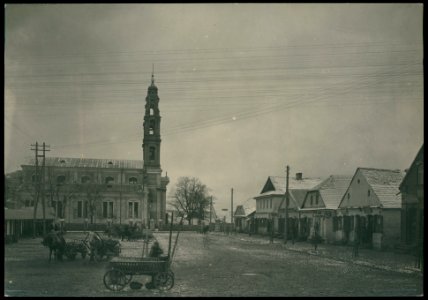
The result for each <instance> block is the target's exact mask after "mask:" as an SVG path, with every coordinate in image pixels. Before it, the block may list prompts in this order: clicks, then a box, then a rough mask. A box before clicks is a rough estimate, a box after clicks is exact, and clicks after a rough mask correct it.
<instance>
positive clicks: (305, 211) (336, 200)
mask: <svg viewBox="0 0 428 300" xmlns="http://www.w3.org/2000/svg"><path fill="white" fill-rule="evenodd" d="M351 179H352V176H348V175H331V176H330V177H328V178H327V179H325V180H324V181H323V182H321V183H320V184H319V185H317V186H316V187H314V188H313V189H311V190H309V191H308V192H307V193H306V197H305V200H304V202H303V205H302V209H301V216H300V219H301V223H302V224H305V225H306V226H307V228H306V229H305V230H302V232H303V233H304V234H303V233H302V237H303V238H304V239H306V238H308V237H309V236H312V235H313V234H314V230H315V228H318V230H319V232H318V234H319V235H320V236H321V237H322V238H323V239H324V240H325V241H326V242H327V243H331V242H334V241H335V240H336V239H337V237H336V227H337V226H335V225H336V220H337V216H336V210H337V208H338V206H339V204H340V201H341V200H342V197H343V195H344V194H345V192H346V190H347V188H348V186H349V183H350V182H351ZM316 224H317V225H316Z"/></svg>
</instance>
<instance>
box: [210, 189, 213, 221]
mask: <svg viewBox="0 0 428 300" xmlns="http://www.w3.org/2000/svg"><path fill="white" fill-rule="evenodd" d="M212 211H213V196H211V201H210V226H211V216H212Z"/></svg>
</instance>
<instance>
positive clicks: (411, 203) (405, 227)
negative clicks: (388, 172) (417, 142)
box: [400, 145, 424, 247]
mask: <svg viewBox="0 0 428 300" xmlns="http://www.w3.org/2000/svg"><path fill="white" fill-rule="evenodd" d="M400 192H401V204H402V212H401V242H402V244H403V245H406V246H409V247H415V246H416V245H417V241H418V237H420V238H422V237H423V228H424V227H423V224H424V222H423V216H424V146H423V145H422V147H421V149H420V150H419V152H418V153H417V155H416V157H415V159H414V160H413V162H412V164H411V166H410V167H409V169H408V170H407V172H406V175H405V176H404V178H403V181H402V182H401V184H400Z"/></svg>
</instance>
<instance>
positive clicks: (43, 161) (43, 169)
mask: <svg viewBox="0 0 428 300" xmlns="http://www.w3.org/2000/svg"><path fill="white" fill-rule="evenodd" d="M46 147H49V146H48V145H45V142H43V154H42V155H41V157H42V158H43V160H42V172H41V174H42V208H43V235H46V209H45V207H46V205H45V166H46V163H45V158H46V154H45V152H46V151H50V150H49V149H46Z"/></svg>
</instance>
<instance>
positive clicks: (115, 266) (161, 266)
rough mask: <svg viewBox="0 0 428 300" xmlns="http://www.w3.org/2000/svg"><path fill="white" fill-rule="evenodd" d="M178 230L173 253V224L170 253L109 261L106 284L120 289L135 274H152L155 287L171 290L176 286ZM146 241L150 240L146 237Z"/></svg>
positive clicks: (113, 289)
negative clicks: (175, 258) (174, 266)
mask: <svg viewBox="0 0 428 300" xmlns="http://www.w3.org/2000/svg"><path fill="white" fill-rule="evenodd" d="M179 233H180V231H178V232H177V236H176V239H175V244H174V249H173V250H172V254H171V237H172V224H171V227H170V232H169V243H168V255H166V256H160V257H115V258H113V259H112V260H111V261H110V262H109V270H108V271H107V272H106V273H105V274H104V285H105V287H106V288H108V289H109V290H112V291H120V290H122V289H123V288H124V287H125V286H126V285H128V284H129V283H130V282H131V280H132V277H133V276H135V275H149V276H152V278H153V280H152V284H153V287H154V288H157V289H159V290H169V289H171V288H172V287H173V286H174V273H173V272H172V271H171V263H172V258H173V257H174V252H175V249H176V246H177V241H178V236H179ZM146 243H148V240H147V239H146ZM147 245H148V244H147Z"/></svg>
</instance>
